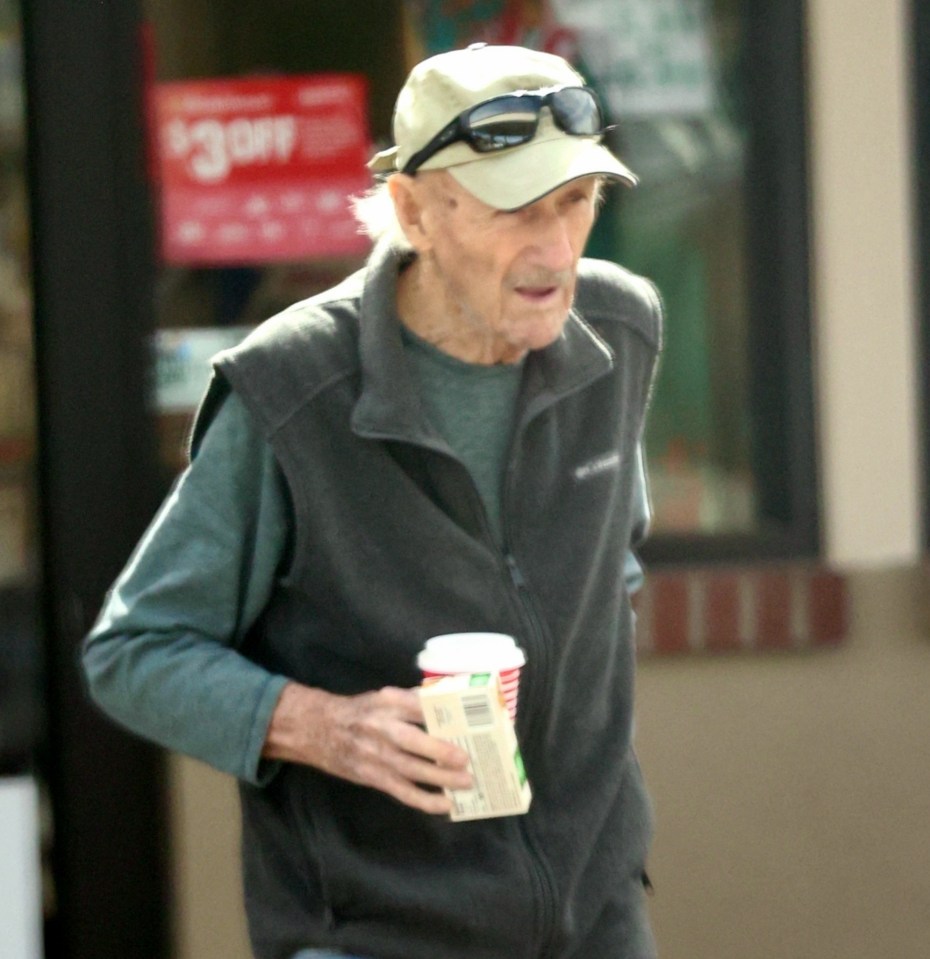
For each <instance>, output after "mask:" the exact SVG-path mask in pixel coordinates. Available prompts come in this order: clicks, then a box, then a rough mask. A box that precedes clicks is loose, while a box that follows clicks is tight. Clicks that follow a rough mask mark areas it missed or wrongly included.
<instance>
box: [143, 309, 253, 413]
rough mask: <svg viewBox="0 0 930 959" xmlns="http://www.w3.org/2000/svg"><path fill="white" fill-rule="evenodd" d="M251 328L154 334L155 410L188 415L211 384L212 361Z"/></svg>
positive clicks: (204, 329)
mask: <svg viewBox="0 0 930 959" xmlns="http://www.w3.org/2000/svg"><path fill="white" fill-rule="evenodd" d="M251 329H252V327H250V326H217V327H207V328H202V329H198V328H193V329H174V330H158V331H156V333H155V409H156V410H157V411H158V412H159V413H188V412H190V411H191V410H195V409H196V408H197V404H198V403H199V402H200V399H201V397H202V396H203V392H204V390H205V389H206V388H207V384H208V383H209V382H210V374H211V372H212V368H211V366H210V360H211V358H212V357H213V356H214V355H215V354H216V353H219V352H220V350H225V349H228V348H229V347H231V346H235V345H236V344H237V343H239V342H240V341H241V340H242V339H244V337H245V336H246V334H247V333H249V332H250V330H251Z"/></svg>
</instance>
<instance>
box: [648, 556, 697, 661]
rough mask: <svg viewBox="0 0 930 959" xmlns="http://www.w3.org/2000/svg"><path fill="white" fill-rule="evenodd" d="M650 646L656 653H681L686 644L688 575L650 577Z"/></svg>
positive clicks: (675, 574) (686, 647)
mask: <svg viewBox="0 0 930 959" xmlns="http://www.w3.org/2000/svg"><path fill="white" fill-rule="evenodd" d="M650 580H651V583H650V591H651V596H650V599H651V603H652V647H653V649H654V651H655V652H657V653H684V652H687V651H688V649H689V647H688V576H687V574H678V573H659V574H653V575H652V576H651V577H650Z"/></svg>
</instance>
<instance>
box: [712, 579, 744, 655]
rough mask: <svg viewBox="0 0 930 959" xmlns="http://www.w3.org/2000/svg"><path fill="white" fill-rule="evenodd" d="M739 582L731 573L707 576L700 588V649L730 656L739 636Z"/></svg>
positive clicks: (736, 648)
mask: <svg viewBox="0 0 930 959" xmlns="http://www.w3.org/2000/svg"><path fill="white" fill-rule="evenodd" d="M739 587H740V580H739V576H737V575H736V574H735V573H711V574H710V575H709V576H708V577H707V579H706V581H705V586H704V647H705V649H707V650H709V651H711V652H732V651H733V650H738V649H740V648H741V646H742V642H741V640H742V637H741V636H740V615H739V613H740V588H739Z"/></svg>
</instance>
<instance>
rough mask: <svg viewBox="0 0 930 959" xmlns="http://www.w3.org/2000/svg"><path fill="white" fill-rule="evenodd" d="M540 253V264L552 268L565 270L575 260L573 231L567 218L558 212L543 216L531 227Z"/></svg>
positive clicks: (535, 244)
mask: <svg viewBox="0 0 930 959" xmlns="http://www.w3.org/2000/svg"><path fill="white" fill-rule="evenodd" d="M531 229H532V230H533V233H534V243H533V245H534V246H535V247H536V249H537V251H538V254H539V262H540V266H545V267H546V268H547V269H550V270H565V269H567V268H568V267H570V266H571V265H572V263H573V262H574V260H575V251H574V249H573V248H572V242H571V233H570V231H569V229H568V226H567V224H566V223H565V220H564V219H563V218H562V217H561V216H559V215H558V214H557V213H553V214H549V215H547V216H541V217H540V218H539V220H538V222H536V223H535V224H533V226H532V227H531Z"/></svg>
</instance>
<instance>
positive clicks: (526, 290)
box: [514, 286, 559, 302]
mask: <svg viewBox="0 0 930 959" xmlns="http://www.w3.org/2000/svg"><path fill="white" fill-rule="evenodd" d="M514 289H515V290H516V292H517V293H519V294H520V296H522V297H524V298H525V299H528V300H533V301H534V302H542V301H544V300H547V299H549V298H550V297H552V296H554V295H555V294H556V293H557V292H558V290H559V287H557V286H517V287H514Z"/></svg>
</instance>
